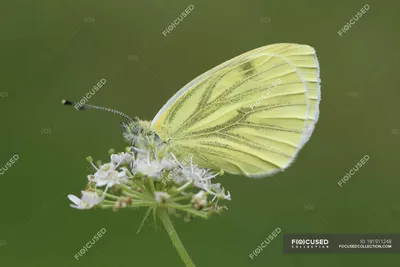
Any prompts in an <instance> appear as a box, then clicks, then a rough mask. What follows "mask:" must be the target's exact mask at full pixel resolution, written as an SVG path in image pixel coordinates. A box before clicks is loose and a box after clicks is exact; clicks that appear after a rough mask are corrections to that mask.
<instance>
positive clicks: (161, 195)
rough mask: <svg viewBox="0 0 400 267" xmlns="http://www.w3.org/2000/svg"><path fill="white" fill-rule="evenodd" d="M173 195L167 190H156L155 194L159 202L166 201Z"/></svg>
mask: <svg viewBox="0 0 400 267" xmlns="http://www.w3.org/2000/svg"><path fill="white" fill-rule="evenodd" d="M170 197H171V196H170V195H169V194H168V193H166V192H159V191H156V192H155V195H154V198H155V199H156V201H157V202H158V203H164V202H165V201H166V200H167V199H168V198H170Z"/></svg>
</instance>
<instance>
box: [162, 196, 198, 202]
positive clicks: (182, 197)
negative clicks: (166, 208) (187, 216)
mask: <svg viewBox="0 0 400 267" xmlns="http://www.w3.org/2000/svg"><path fill="white" fill-rule="evenodd" d="M190 198H192V196H191V195H187V196H179V197H173V198H170V199H168V200H167V201H168V202H177V201H179V200H185V199H190Z"/></svg>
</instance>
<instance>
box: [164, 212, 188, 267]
mask: <svg viewBox="0 0 400 267" xmlns="http://www.w3.org/2000/svg"><path fill="white" fill-rule="evenodd" d="M157 212H158V216H159V217H160V220H161V222H162V223H163V225H164V227H165V230H166V231H167V233H168V235H169V237H170V238H171V241H172V243H173V244H174V247H175V248H176V250H177V251H178V253H179V256H181V259H182V261H183V262H184V263H185V265H186V266H189V267H194V266H195V265H194V263H193V262H192V259H191V258H190V256H189V254H188V253H187V251H186V249H185V247H184V246H183V244H182V241H181V240H180V239H179V236H178V233H177V232H176V231H175V228H174V226H173V224H172V221H171V219H170V218H169V215H168V211H167V209H165V208H159V209H158V211H157Z"/></svg>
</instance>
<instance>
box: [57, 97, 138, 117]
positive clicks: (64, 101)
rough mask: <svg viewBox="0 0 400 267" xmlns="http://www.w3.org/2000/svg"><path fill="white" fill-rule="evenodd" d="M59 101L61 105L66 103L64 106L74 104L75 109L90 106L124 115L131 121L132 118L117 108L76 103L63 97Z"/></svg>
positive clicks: (88, 107)
mask: <svg viewBox="0 0 400 267" xmlns="http://www.w3.org/2000/svg"><path fill="white" fill-rule="evenodd" d="M61 103H62V104H63V105H66V106H74V107H75V108H76V110H85V109H90V108H92V109H98V110H104V111H108V112H111V113H114V114H117V115H119V116H121V117H124V118H125V119H128V120H130V121H133V119H132V118H131V117H129V116H128V115H126V114H125V113H122V112H121V111H118V110H115V109H111V108H104V107H99V106H93V105H88V104H84V105H81V104H78V103H76V102H73V101H69V100H65V99H63V100H62V101H61Z"/></svg>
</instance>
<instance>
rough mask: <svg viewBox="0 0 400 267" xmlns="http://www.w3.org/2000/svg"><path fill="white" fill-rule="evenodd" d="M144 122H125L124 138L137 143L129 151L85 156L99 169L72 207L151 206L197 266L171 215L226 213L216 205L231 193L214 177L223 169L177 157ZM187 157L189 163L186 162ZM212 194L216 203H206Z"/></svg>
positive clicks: (181, 250)
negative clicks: (102, 157)
mask: <svg viewBox="0 0 400 267" xmlns="http://www.w3.org/2000/svg"><path fill="white" fill-rule="evenodd" d="M131 123H132V124H135V123H137V122H131ZM143 125H144V126H146V125H147V124H142V125H141V126H140V127H139V126H137V125H130V124H126V125H124V129H125V130H127V129H128V130H129V131H130V132H129V133H125V137H129V138H128V139H129V140H130V141H131V142H133V143H132V144H130V145H131V146H130V147H129V148H127V149H126V151H125V152H121V153H115V152H114V150H110V151H109V153H110V162H108V163H105V164H102V163H100V162H98V163H97V164H94V163H93V159H92V158H91V157H88V158H87V159H88V161H89V162H90V163H91V164H92V166H93V168H94V169H95V172H94V173H92V174H89V175H87V179H88V185H87V188H86V191H82V198H78V197H76V196H74V195H68V198H69V199H70V200H71V201H72V202H73V204H71V207H73V208H76V209H91V208H94V207H96V208H97V207H98V208H102V209H112V210H114V211H118V210H120V209H123V208H128V209H130V210H136V209H137V208H140V207H147V208H148V211H147V212H146V216H145V219H146V218H147V217H148V215H149V214H150V213H151V212H152V213H153V214H154V216H158V218H159V219H160V220H161V221H162V223H163V225H164V227H165V229H166V230H167V232H168V233H169V236H170V237H171V240H172V241H173V243H174V245H175V247H176V249H177V250H178V252H179V254H180V256H181V258H182V260H183V261H184V262H185V263H186V264H187V266H194V265H191V264H192V263H191V260H190V257H189V255H188V254H187V252H186V250H185V248H184V247H183V244H182V243H181V241H180V239H179V237H178V235H177V233H176V231H175V229H174V227H173V224H172V222H171V220H170V218H169V214H176V215H181V214H183V215H184V216H183V218H184V219H185V220H191V219H193V218H196V217H200V218H205V219H207V218H209V217H210V216H211V215H213V214H219V213H220V212H222V211H223V210H224V208H225V207H224V206H218V202H219V200H230V199H231V195H230V193H229V192H227V193H225V189H224V188H223V187H222V186H221V184H219V183H213V181H214V180H215V179H216V178H217V176H219V175H222V174H223V172H222V171H221V172H218V173H215V172H212V171H211V170H209V169H204V168H200V167H198V166H197V165H195V164H194V163H193V161H192V156H193V155H187V156H186V157H185V155H180V156H179V158H180V159H182V158H184V159H182V161H179V159H178V158H177V157H175V155H174V154H173V153H171V151H168V147H167V146H166V145H165V143H164V142H163V141H161V140H160V139H159V138H158V137H156V136H154V135H153V134H152V133H151V131H146V130H143V129H144V128H143ZM146 127H147V126H146ZM148 127H149V126H148ZM135 135H137V136H135ZM128 139H127V140H128ZM188 158H189V159H190V161H187V160H186V159H188ZM104 186H105V188H104ZM208 196H210V199H211V198H212V201H208ZM216 199H217V201H214V200H216ZM155 218H156V217H155ZM143 222H144V220H143Z"/></svg>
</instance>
